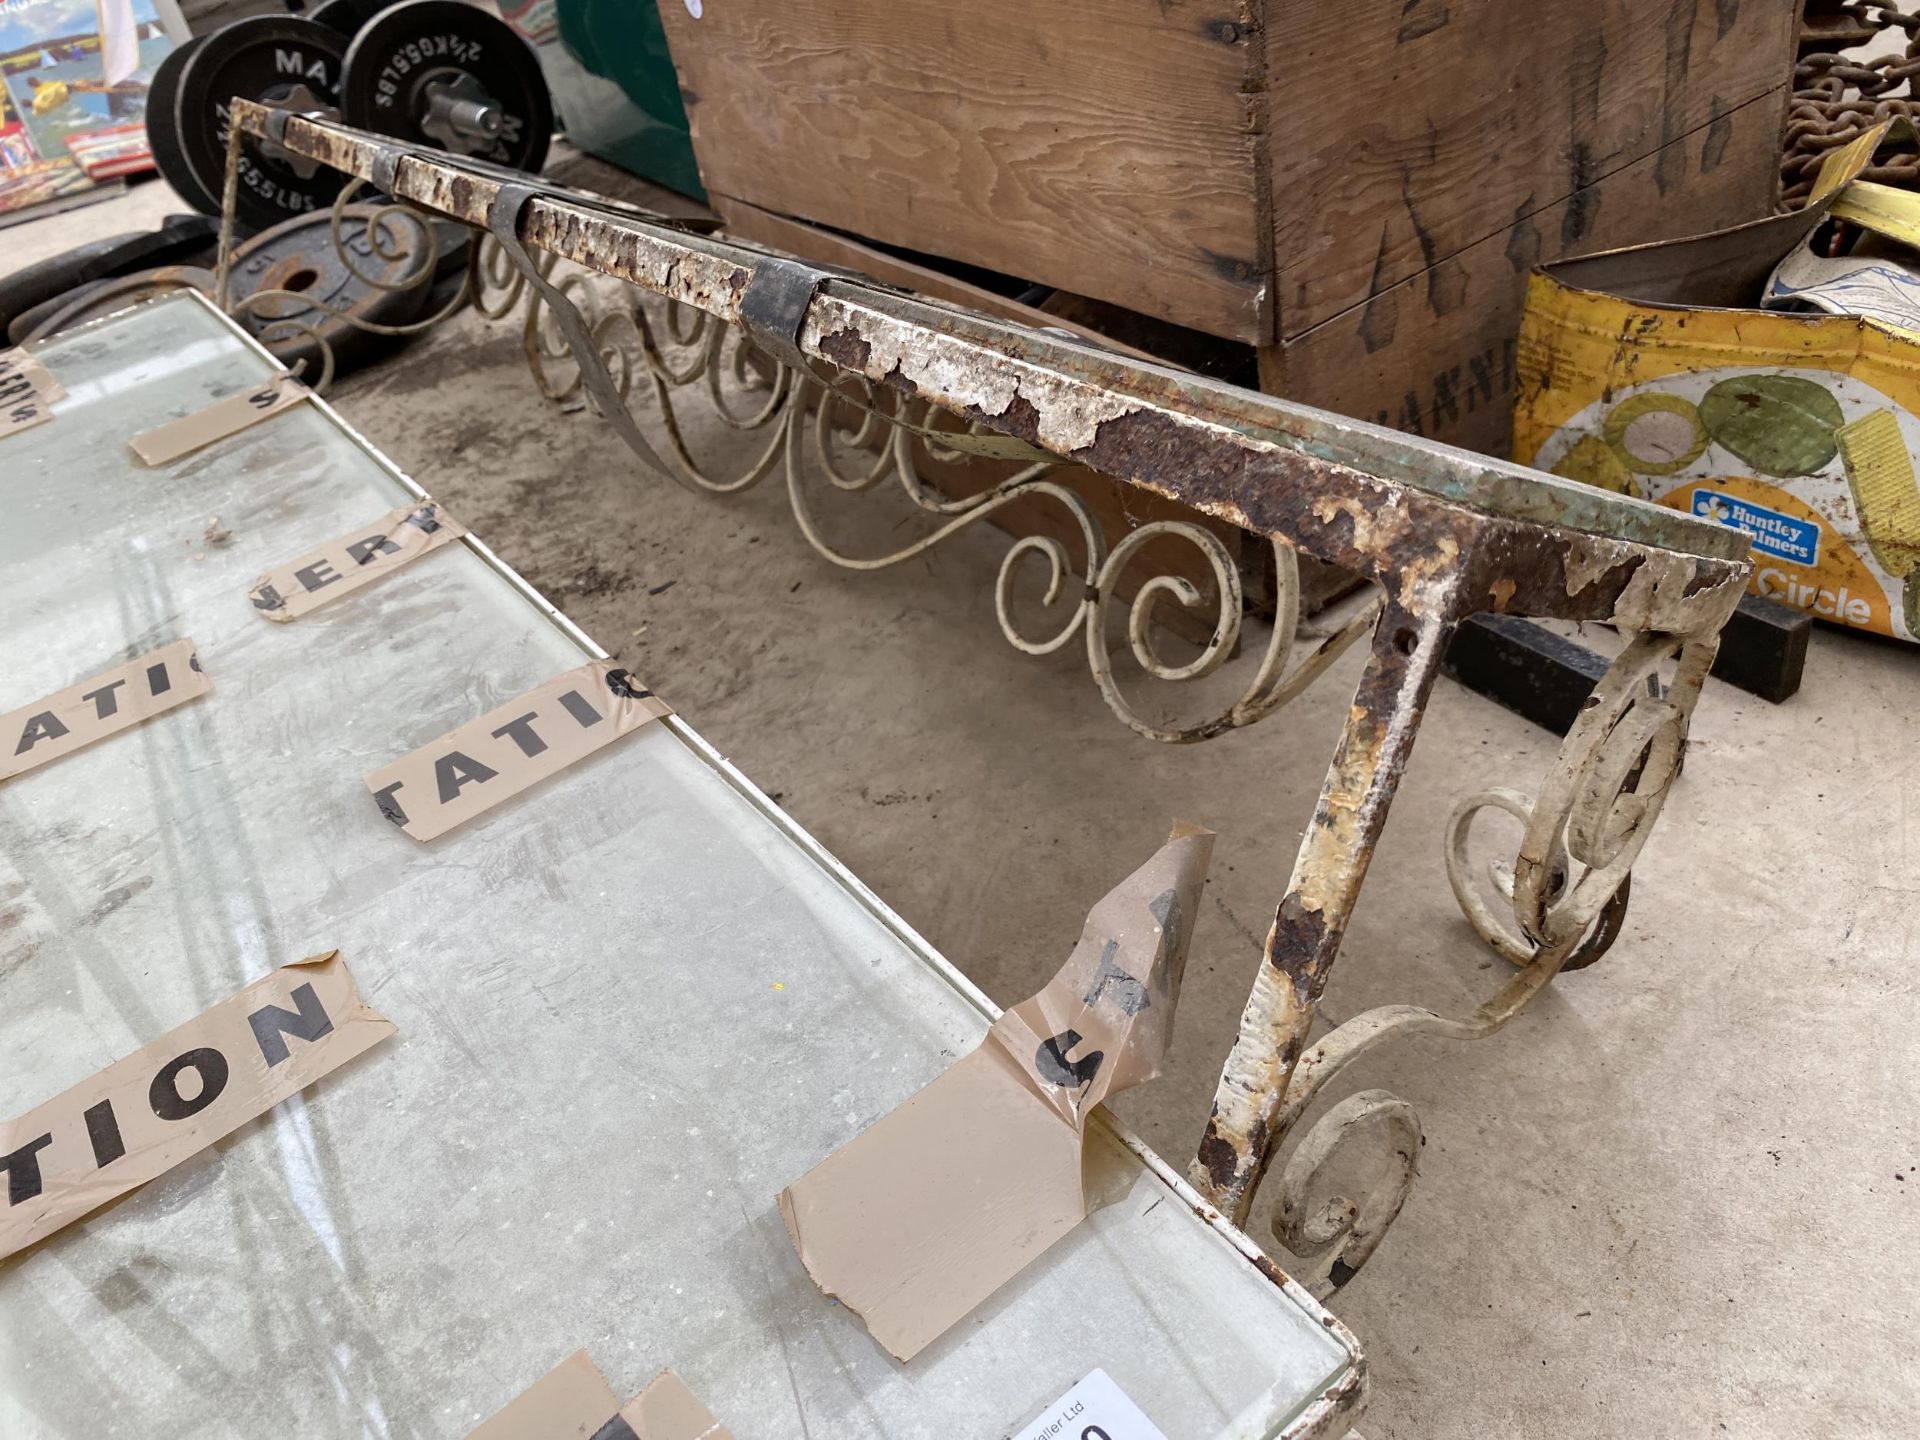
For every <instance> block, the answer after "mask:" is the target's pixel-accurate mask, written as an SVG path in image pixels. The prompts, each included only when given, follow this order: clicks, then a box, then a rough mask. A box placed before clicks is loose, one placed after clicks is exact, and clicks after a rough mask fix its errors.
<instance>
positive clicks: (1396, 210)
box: [1266, 0, 1800, 338]
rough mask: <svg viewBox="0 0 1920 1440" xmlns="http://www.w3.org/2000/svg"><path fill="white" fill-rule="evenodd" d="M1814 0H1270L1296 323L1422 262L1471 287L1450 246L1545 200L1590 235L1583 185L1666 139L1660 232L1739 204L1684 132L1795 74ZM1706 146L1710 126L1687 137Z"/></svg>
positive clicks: (1280, 182)
mask: <svg viewBox="0 0 1920 1440" xmlns="http://www.w3.org/2000/svg"><path fill="white" fill-rule="evenodd" d="M1799 9H1800V7H1799V6H1798V5H1797V4H1793V3H1789V0H1524V3H1518V0H1351V3H1346V4H1337V5H1336V4H1328V3H1290V4H1278V3H1276V4H1271V5H1269V6H1268V10H1267V15H1268V25H1269V33H1268V35H1267V40H1266V53H1267V57H1268V80H1269V101H1268V103H1269V109H1270V113H1271V126H1270V130H1269V135H1270V140H1271V144H1272V149H1273V154H1272V170H1273V177H1274V180H1273V183H1274V191H1275V202H1276V203H1275V206H1274V210H1273V215H1274V242H1275V244H1274V253H1275V264H1276V269H1277V273H1278V281H1277V287H1276V288H1277V293H1278V297H1279V298H1278V311H1279V324H1280V333H1281V334H1282V335H1283V336H1286V337H1289V338H1291V337H1293V336H1297V335H1300V334H1302V333H1304V332H1305V331H1308V330H1310V329H1312V328H1313V327H1314V326H1316V325H1320V324H1323V323H1325V322H1326V321H1327V320H1329V319H1331V318H1332V317H1333V316H1335V315H1337V314H1339V313H1340V312H1341V311H1343V310H1346V309H1348V308H1350V307H1352V306H1354V305H1358V304H1360V303H1362V302H1364V301H1366V300H1367V299H1368V298H1369V297H1371V296H1373V295H1376V294H1379V293H1381V292H1383V291H1385V290H1387V289H1389V288H1390V287H1392V286H1394V285H1397V284H1399V283H1401V282H1402V281H1405V280H1406V279H1408V278H1409V277H1412V276H1424V277H1425V283H1426V284H1427V285H1428V286H1429V287H1430V288H1431V290H1432V291H1433V299H1434V303H1435V304H1436V305H1449V304H1452V305H1459V304H1464V303H1466V301H1465V298H1464V296H1462V295H1460V294H1459V293H1458V292H1457V288H1456V289H1454V290H1450V289H1449V288H1448V287H1449V286H1455V287H1457V283H1458V278H1457V277H1458V267H1452V268H1448V267H1446V266H1445V265H1444V262H1445V261H1447V260H1448V258H1449V257H1452V256H1455V255H1458V254H1460V253H1461V252H1463V251H1465V250H1467V249H1468V248H1469V247H1471V246H1475V245H1479V244H1482V243H1484V242H1485V241H1487V240H1488V239H1489V238H1490V237H1493V236H1496V235H1502V234H1505V233H1507V232H1508V231H1510V230H1512V229H1514V228H1515V227H1516V226H1518V225H1521V224H1522V223H1523V222H1525V221H1527V220H1529V219H1531V220H1532V222H1533V228H1534V229H1536V230H1539V231H1541V232H1542V234H1543V238H1544V239H1545V240H1548V241H1550V240H1551V239H1552V238H1553V237H1552V234H1551V233H1549V232H1550V231H1552V230H1554V229H1562V228H1563V229H1564V230H1565V231H1566V232H1567V234H1566V236H1565V239H1566V241H1567V242H1568V243H1569V244H1580V243H1582V242H1585V243H1586V248H1592V243H1593V242H1594V240H1595V234H1594V231H1593V224H1594V220H1593V218H1592V217H1590V216H1588V214H1587V213H1586V211H1585V210H1583V209H1582V208H1581V207H1580V206H1577V205H1569V204H1568V203H1567V202H1568V201H1569V200H1570V198H1571V197H1573V196H1575V195H1577V194H1592V195H1598V194H1600V193H1602V192H1601V190H1600V189H1599V188H1598V187H1600V186H1602V184H1603V182H1606V181H1608V180H1609V179H1610V177H1614V176H1616V175H1619V174H1621V173H1623V172H1624V171H1625V170H1626V169H1627V167H1629V166H1631V165H1633V164H1635V163H1636V162H1637V161H1639V160H1641V159H1643V158H1644V157H1647V156H1650V155H1656V154H1657V155H1663V156H1664V157H1665V158H1664V159H1663V160H1662V161H1661V162H1660V163H1659V164H1658V165H1656V167H1655V168H1654V170H1653V171H1652V172H1651V180H1652V182H1653V183H1652V185H1651V188H1650V189H1646V190H1645V191H1644V195H1643V198H1642V199H1640V200H1638V201H1636V202H1635V203H1643V204H1646V205H1647V206H1649V207H1651V209H1650V211H1649V213H1648V215H1647V217H1646V219H1647V224H1648V227H1649V228H1648V229H1647V230H1646V231H1645V232H1644V235H1645V237H1646V238H1652V237H1653V236H1654V235H1656V234H1661V233H1665V234H1691V233H1695V232H1698V231H1700V230H1705V229H1711V228H1713V227H1714V226H1715V225H1718V224H1723V223H1726V217H1725V215H1724V212H1722V213H1719V214H1713V213H1706V212H1703V211H1701V210H1700V208H1699V207H1700V204H1701V201H1700V200H1699V198H1698V197H1697V195H1696V193H1695V192H1696V191H1697V190H1698V189H1699V187H1698V186H1697V185H1696V184H1695V174H1694V169H1693V168H1689V166H1688V164H1686V163H1683V148H1682V147H1676V145H1675V143H1674V142H1676V141H1678V140H1680V139H1682V137H1686V136H1692V135H1694V134H1695V133H1696V132H1699V131H1701V130H1702V129H1703V127H1705V128H1706V130H1707V131H1708V133H1709V134H1712V135H1716V136H1724V127H1722V128H1720V129H1715V128H1714V124H1715V121H1716V120H1717V119H1719V118H1721V117H1724V116H1725V115H1727V114H1728V113H1729V112H1731V111H1734V110H1737V109H1739V108H1740V107H1742V106H1743V105H1745V104H1746V103H1747V102H1749V101H1751V100H1753V99H1754V98H1755V97H1757V96H1759V95H1762V94H1765V93H1774V92H1777V91H1778V90H1779V88H1780V87H1781V85H1782V84H1783V83H1784V82H1785V81H1786V80H1787V79H1788V78H1789V76H1790V74H1791V72H1792V68H1793V56H1794V49H1793V40H1794V34H1795V23H1796V19H1797V12H1798V10H1799ZM1698 158H1699V154H1698V147H1697V145H1696V146H1695V147H1694V148H1693V149H1692V150H1691V151H1690V152H1686V159H1690V160H1692V161H1695V162H1697V160H1698ZM1696 168H1697V167H1696ZM1623 193H1624V192H1623ZM1634 193H1636V194H1640V193H1641V191H1640V190H1638V189H1635V191H1634ZM1549 212H1552V215H1553V219H1552V220H1551V222H1550V223H1549V220H1548V215H1549ZM1616 213H1617V211H1616ZM1741 218H1752V217H1751V215H1743V216H1742V217H1741ZM1654 226H1659V227H1662V228H1659V229H1654V228H1651V227H1654ZM1603 243H1604V242H1603Z"/></svg>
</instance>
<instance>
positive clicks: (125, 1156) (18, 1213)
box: [0, 951, 394, 1258]
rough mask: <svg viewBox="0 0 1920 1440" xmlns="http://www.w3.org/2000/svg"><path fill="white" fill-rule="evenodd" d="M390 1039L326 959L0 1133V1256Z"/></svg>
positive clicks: (219, 1009)
mask: <svg viewBox="0 0 1920 1440" xmlns="http://www.w3.org/2000/svg"><path fill="white" fill-rule="evenodd" d="M393 1033H394V1027H393V1025H392V1024H391V1023H390V1022H389V1021H387V1020H386V1019H385V1018H384V1017H383V1016H381V1015H379V1014H378V1013H377V1012H375V1011H374V1010H373V1009H372V1008H371V1007H369V1006H368V1005H367V1003H366V1002H365V1001H364V1000H362V999H361V998H360V992H359V990H358V988H357V987H356V986H355V985H354V983H353V977H352V976H351V975H349V974H348V973H347V967H346V963H345V962H344V961H342V960H341V959H340V957H339V954H338V952H335V951H329V952H328V953H327V954H325V955H315V956H312V957H310V958H309V959H306V960H299V961H296V962H294V963H293V964H291V965H283V966H281V967H280V968H279V969H278V970H275V971H274V972H273V973H272V974H270V975H268V976H266V977H265V978H264V979H261V980H256V981H254V982H253V984H251V985H249V986H247V987H246V988H245V989H244V990H242V991H240V993H239V994H237V995H234V996H232V997H231V998H229V999H226V1000H223V1001H221V1002H220V1003H219V1004H218V1005H215V1006H214V1007H213V1008H212V1009H211V1010H208V1011H207V1012H205V1013H204V1014H202V1015H200V1016H199V1017H197V1018H196V1019H193V1020H189V1021H188V1022H187V1023H186V1024H184V1025H182V1026H180V1027H179V1028H178V1029H176V1030H171V1031H169V1032H168V1033H167V1034H165V1035H163V1036H162V1037H161V1038H160V1039H158V1040H156V1041H154V1042H153V1043H152V1044H151V1045H147V1046H144V1047H143V1048H141V1049H139V1050H136V1051H134V1053H133V1054H131V1055H129V1056H127V1057H126V1058H125V1059H123V1060H116V1061H115V1062H114V1063H113V1064H111V1065H109V1066H107V1068H106V1069H104V1070H102V1071H100V1072H99V1073H98V1074H97V1075H94V1076H93V1077H92V1078H91V1079H88V1080H83V1081H81V1083H80V1084H78V1085H76V1086H74V1087H73V1088H72V1089H71V1090H68V1091H66V1092H65V1093H64V1094H62V1095H59V1096H56V1097H55V1098H54V1099H52V1100H49V1101H47V1103H46V1104H44V1105H41V1106H39V1107H38V1108H37V1109H34V1110H30V1111H28V1112H27V1113H26V1114H25V1115H23V1116H21V1117H20V1118H19V1119H18V1120H14V1121H11V1122H10V1123H8V1124H6V1125H4V1126H0V1170H4V1171H5V1172H6V1184H7V1204H6V1208H5V1209H3V1210H0V1258H3V1257H5V1256H8V1255H12V1254H14V1253H15V1252H16V1251H19V1250H22V1249H24V1248H26V1247H27V1246H29V1245H31V1244H33V1243H34V1242H35V1241H38V1240H41V1239H43V1238H45V1237H46V1236H48V1235H51V1234H52V1233H53V1232H54V1231H56V1230H58V1229H60V1227H61V1226H63V1225H66V1224H68V1223H69V1222H71V1221H74V1220H78V1219H79V1218H80V1217H81V1216H82V1215H85V1214H87V1213H89V1212H90V1211H93V1210H97V1209H98V1208H99V1207H100V1206H102V1205H104V1204H106V1203H107V1202H108V1201H110V1200H114V1199H117V1198H119V1197H120V1196H122V1195H124V1194H126V1193H127V1192H128V1191H129V1190H134V1189H137V1188H138V1187H140V1186H141V1185H144V1184H146V1182H147V1181H149V1180H152V1179H154V1178H155V1177H157V1176H160V1175H164V1174H165V1173H166V1172H167V1171H168V1170H171V1169H172V1168H173V1167H174V1166H175V1165H178V1164H179V1163H180V1162H181V1161H182V1160H185V1159H187V1158H188V1157H189V1156H191V1155H195V1154H198V1153H199V1152H200V1151H202V1150H204V1149H206V1147H207V1146H209V1145H211V1144H213V1142H214V1141H216V1140H218V1139H220V1138H221V1137H223V1136H226V1135H230V1134H232V1133H233V1132H234V1131H235V1130H237V1129H239V1128H240V1127H241V1126H242V1125H244V1124H246V1123H247V1122H248V1121H249V1120H252V1119H253V1118H254V1117H255V1116H258V1115H260V1114H263V1113H264V1112H265V1111H267V1110H269V1109H271V1108H272V1107H273V1106H275V1105H277V1104H279V1103H280V1102H281V1101H282V1100H284V1099H286V1098H287V1097H288V1096H289V1095H293V1094H295V1093H297V1092H298V1091H301V1090H304V1089H305V1088H306V1087H307V1086H309V1085H311V1084H312V1083H313V1082H314V1081H316V1080H318V1079H319V1078H320V1077H321V1076H323V1075H325V1074H327V1073H329V1072H330V1071H332V1070H334V1069H336V1068H338V1067H339V1066H341V1065H343V1064H345V1063H346V1062H347V1061H349V1060H351V1059H352V1058H353V1057H354V1056H356V1055H359V1054H361V1053H362V1052H364V1051H366V1050H368V1049H370V1048H371V1047H373V1046H374V1045H377V1044H379V1043H380V1042H381V1041H382V1040H384V1039H386V1038H387V1037H388V1036H389V1035H391V1034H393ZM188 1072H192V1078H190V1079H189V1078H188Z"/></svg>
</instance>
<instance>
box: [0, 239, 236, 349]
mask: <svg viewBox="0 0 1920 1440" xmlns="http://www.w3.org/2000/svg"><path fill="white" fill-rule="evenodd" d="M218 229H219V227H218V225H216V223H215V222H214V221H213V220H212V219H211V218H210V217H208V216H205V215H169V216H168V217H167V219H166V221H165V222H164V223H163V224H161V225H160V226H159V227H158V228H157V229H154V230H150V231H140V230H136V231H131V232H129V233H128V234H125V235H112V236H108V237H107V238H105V239H102V240H95V241H91V242H90V243H88V244H86V245H82V246H80V247H79V248H78V249H74V250H69V251H67V252H66V253H65V254H64V255H54V256H50V257H48V258H47V259H45V260H42V261H39V262H38V263H36V264H33V265H29V266H27V267H26V268H25V269H22V270H16V271H14V272H13V274H11V275H6V276H0V329H4V327H6V326H7V325H10V324H12V323H13V317H14V316H16V315H21V314H24V313H25V312H26V311H28V310H31V309H32V308H33V307H34V306H36V305H39V304H41V303H43V302H44V301H47V300H52V299H55V298H57V297H59V296H62V295H65V294H67V293H68V292H69V291H71V290H75V289H77V288H78V287H80V286H82V285H85V284H88V283H90V282H92V281H95V280H110V279H112V278H114V277H115V276H117V275H125V274H127V273H128V272H129V271H132V270H150V269H152V268H153V267H155V266H157V265H183V264H189V263H191V262H193V261H195V260H198V259H201V258H203V257H204V256H206V255H208V254H210V253H211V252H212V250H213V245H214V237H215V235H216V234H217V233H218Z"/></svg>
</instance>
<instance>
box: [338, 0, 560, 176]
mask: <svg viewBox="0 0 1920 1440" xmlns="http://www.w3.org/2000/svg"><path fill="white" fill-rule="evenodd" d="M436 93H438V94H441V95H443V96H453V97H456V98H466V99H476V98H477V99H480V100H482V101H483V102H484V103H489V104H491V105H492V106H493V107H494V109H495V110H497V112H498V115H499V133H498V134H497V135H496V136H493V137H491V138H488V137H485V136H481V135H464V136H457V137H454V138H453V139H452V140H451V141H450V140H449V138H448V135H447V132H446V129H445V127H444V125H443V124H441V123H438V122H436V118H435V115H434V106H433V100H434V96H435V94H436ZM340 110H341V118H342V119H343V120H345V121H346V123H347V124H349V125H354V126H358V127H359V128H360V129H362V130H372V131H375V132H376V133H378V134H381V135H391V136H393V137H394V138H395V139H397V140H406V141H411V142H412V143H414V144H418V145H426V146H434V147H437V148H439V149H442V150H455V151H457V152H458V153H460V154H464V155H475V156H478V157H479V158H481V159H483V160H490V161H492V162H493V163H494V164H496V165H505V166H508V167H509V168H511V169H514V170H526V171H538V170H539V168H540V167H541V165H543V164H544V163H545V162H546V158H547V144H548V142H549V141H550V140H551V139H552V132H553V102H552V101H551V100H549V99H548V97H547V82H546V80H545V79H544V77H542V75H541V74H540V62H539V60H537V59H536V58H535V57H534V53H533V51H532V50H531V49H530V48H529V47H528V45H527V42H526V41H524V40H522V39H521V38H520V37H519V36H518V35H516V34H515V33H514V32H513V29H512V27H511V26H509V25H508V24H507V23H506V22H505V21H504V20H500V19H498V18H496V17H494V16H492V15H489V14H488V13H487V12H486V11H484V10H480V9H477V8H475V7H474V6H472V5H465V4H461V3H460V0H404V3H402V4H399V5H395V6H393V7H392V8H391V9H389V10H386V11H384V12H382V13H381V14H380V15H377V16H375V17H374V18H373V19H372V20H370V21H368V22H367V24H366V25H365V26H364V27H362V29H361V30H360V33H359V34H358V35H356V36H355V37H354V40H353V44H352V45H351V46H349V47H348V49H347V60H346V67H345V71H344V74H343V76H342V78H341V81H340Z"/></svg>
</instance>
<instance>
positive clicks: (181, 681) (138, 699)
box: [0, 640, 213, 781]
mask: <svg viewBox="0 0 1920 1440" xmlns="http://www.w3.org/2000/svg"><path fill="white" fill-rule="evenodd" d="M212 689H213V682H212V681H211V680H209V679H208V678H207V676H206V672H204V671H203V670H201V668H200V661H199V658H198V657H197V656H196V655H195V654H194V653H193V641H191V640H175V641H174V642H173V643H172V644H171V645H162V646H161V647H160V648H159V649H158V650H149V651H148V652H147V653H146V654H144V655H142V656H140V657H138V658H137V659H133V660H128V661H126V662H125V663H123V664H120V665H116V666H114V668H113V669H111V670H108V671H106V672H105V673H103V674H100V675H96V676H94V677H93V678H92V679H91V680H82V681H81V682H80V683H79V684H78V685H69V686H68V687H67V688H66V689H64V690H60V691H56V692H55V693H54V694H52V695H49V696H47V698H46V699H44V700H36V701H35V702H34V703H33V704H31V705H27V706H23V707H22V708H21V709H18V710H13V711H9V712H8V713H7V714H5V715H0V781H5V780H10V779H12V778H13V777H14V776H15V775H20V774H24V773H25V772H26V771H28V770H32V769H34V768H35V767H36V766H40V765H44V764H46V763H47V762H48V761H49V760H58V759H59V758H60V757H61V756H62V755H67V754H71V753H72V752H73V751H75V750H78V749H79V748H80V747H81V746H83V745H91V744H92V743H93V742H94V741H96V740H103V739H105V738H106V737H107V736H109V735H114V734H118V733H119V732H120V731H122V730H126V729H129V728H131V727H132V726H134V725H137V724H139V723H140V722H141V721H142V720H145V719H148V718H149V717H150V716H154V715H158V714H160V713H161V712H162V711H164V710H171V709H173V708H174V706H176V705H184V704H186V702H187V701H189V700H194V699H197V698H198V697H200V696H202V695H205V694H207V693H208V692H209V691H210V690H212Z"/></svg>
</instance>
